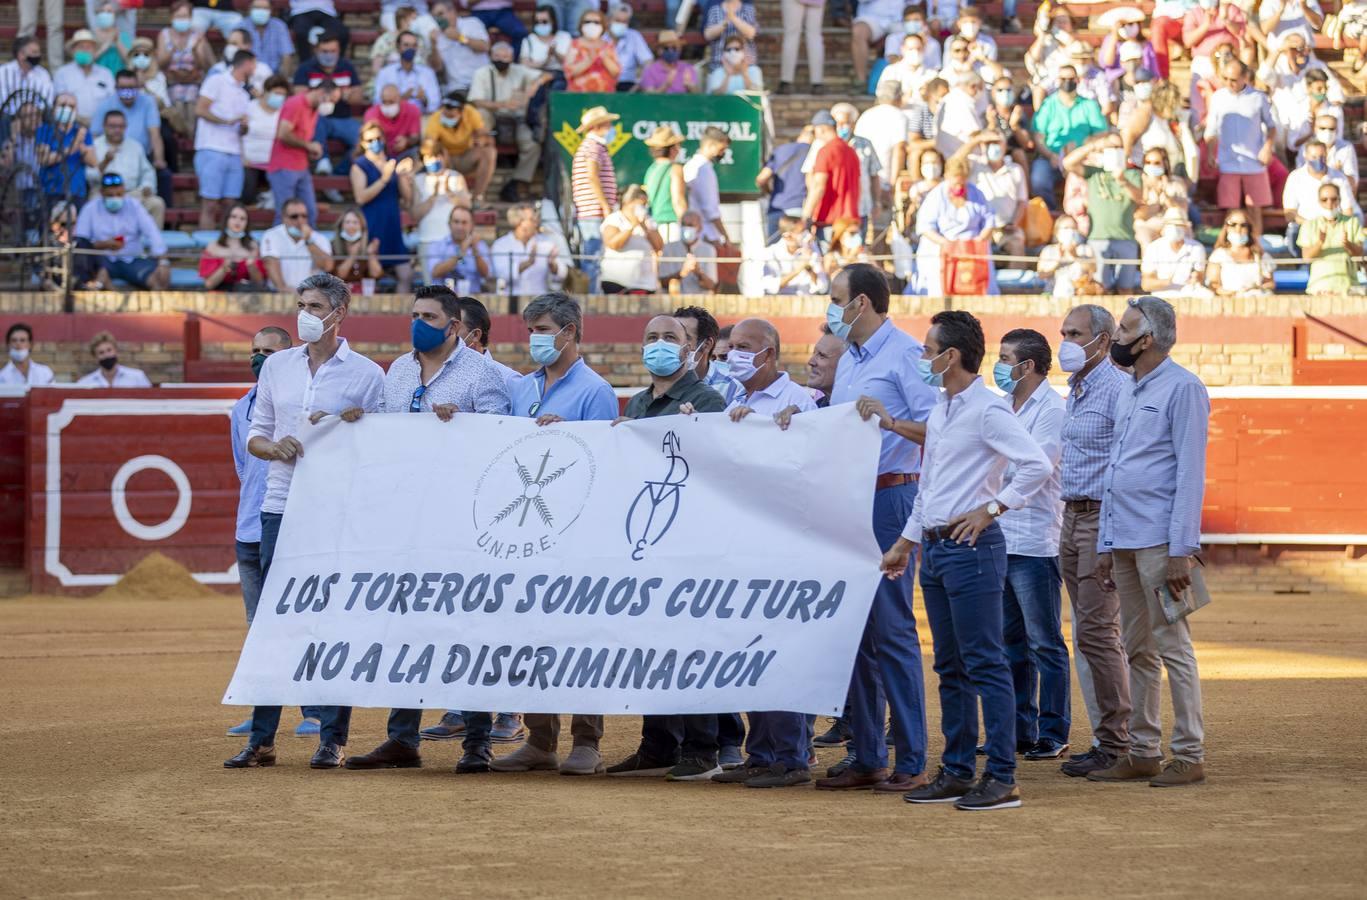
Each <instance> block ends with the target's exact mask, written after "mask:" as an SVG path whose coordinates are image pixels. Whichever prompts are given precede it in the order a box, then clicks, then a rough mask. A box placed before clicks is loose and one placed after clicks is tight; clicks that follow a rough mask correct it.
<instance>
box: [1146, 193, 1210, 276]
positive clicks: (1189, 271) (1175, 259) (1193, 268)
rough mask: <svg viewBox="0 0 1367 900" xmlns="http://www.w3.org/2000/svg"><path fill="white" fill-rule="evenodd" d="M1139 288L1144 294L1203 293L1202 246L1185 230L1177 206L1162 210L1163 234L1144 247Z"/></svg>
mask: <svg viewBox="0 0 1367 900" xmlns="http://www.w3.org/2000/svg"><path fill="white" fill-rule="evenodd" d="M1143 259H1144V262H1143V265H1142V266H1141V267H1140V275H1141V277H1142V279H1143V280H1142V282H1141V284H1140V287H1141V288H1142V289H1143V291H1144V293H1146V294H1155V295H1160V294H1161V295H1174V296H1178V295H1190V294H1199V293H1203V292H1204V290H1205V288H1204V285H1205V273H1206V248H1205V247H1204V246H1203V245H1202V244H1201V242H1200V241H1198V240H1196V239H1195V238H1193V237H1192V236H1191V234H1190V233H1189V231H1188V222H1187V217H1186V215H1185V214H1183V212H1182V211H1181V210H1180V209H1169V210H1168V211H1167V212H1165V213H1163V236H1162V237H1160V238H1159V239H1158V240H1156V241H1154V242H1153V243H1151V244H1147V245H1145V247H1144V257H1143Z"/></svg>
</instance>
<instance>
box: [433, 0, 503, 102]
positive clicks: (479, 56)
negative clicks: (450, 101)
mask: <svg viewBox="0 0 1367 900" xmlns="http://www.w3.org/2000/svg"><path fill="white" fill-rule="evenodd" d="M430 8H431V10H432V18H433V19H435V20H436V22H437V28H436V30H435V31H433V32H432V34H431V35H430V36H429V40H430V41H431V43H432V58H433V61H432V65H433V66H436V65H437V64H438V63H440V64H441V71H442V73H443V77H444V79H445V85H446V90H447V91H467V90H469V89H470V82H471V79H473V78H474V75H475V71H476V70H478V69H479V67H480V66H483V65H487V64H488V62H489V54H488V50H489V29H487V28H485V27H484V23H483V22H481V21H480V20H479V19H477V18H476V17H474V16H471V15H462V16H460V17H457V16H456V10H455V6H454V5H453V4H452V2H451V0H434V2H433V3H432V4H430Z"/></svg>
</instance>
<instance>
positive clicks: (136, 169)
mask: <svg viewBox="0 0 1367 900" xmlns="http://www.w3.org/2000/svg"><path fill="white" fill-rule="evenodd" d="M127 133H128V122H127V119H126V118H125V117H124V114H123V113H122V112H121V111H119V110H117V109H111V110H110V111H109V112H107V113H105V114H104V134H102V135H100V136H99V137H97V138H95V143H94V144H93V149H94V151H95V158H96V159H97V160H98V161H99V162H98V163H97V164H96V165H94V166H91V167H89V168H87V169H86V173H85V179H86V184H88V185H99V184H100V180H101V179H102V178H103V177H104V174H105V173H106V172H113V173H114V174H116V175H118V176H119V177H121V178H122V179H123V184H124V190H125V194H124V197H125V198H126V199H129V200H133V201H135V202H137V203H141V204H142V207H143V209H145V210H147V214H148V215H150V216H151V217H152V221H153V222H154V223H156V226H157V228H163V227H165V223H166V204H165V203H163V202H162V199H161V198H160V197H158V196H157V173H156V170H154V169H153V168H152V164H151V163H149V162H148V161H147V156H146V155H145V154H144V153H143V149H142V146H141V145H139V144H137V143H135V142H133V141H130V140H126V139H125V138H126V136H127ZM94 193H98V192H97V191H96V192H94Z"/></svg>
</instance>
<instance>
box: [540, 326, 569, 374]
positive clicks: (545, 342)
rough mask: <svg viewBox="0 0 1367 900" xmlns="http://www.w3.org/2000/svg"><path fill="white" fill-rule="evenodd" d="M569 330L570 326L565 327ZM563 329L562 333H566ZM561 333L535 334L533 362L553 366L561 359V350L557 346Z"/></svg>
mask: <svg viewBox="0 0 1367 900" xmlns="http://www.w3.org/2000/svg"><path fill="white" fill-rule="evenodd" d="M565 327H566V328H568V327H569V326H565ZM564 330H565V329H564V328H561V329H560V331H564ZM560 331H557V332H556V333H555V334H534V335H532V336H531V340H530V344H531V354H532V361H533V362H535V363H537V364H538V365H542V366H549V365H553V364H554V363H555V361H556V360H557V359H559V358H560V348H559V347H557V346H555V339H556V338H558V337H560Z"/></svg>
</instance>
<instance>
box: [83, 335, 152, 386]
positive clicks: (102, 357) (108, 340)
mask: <svg viewBox="0 0 1367 900" xmlns="http://www.w3.org/2000/svg"><path fill="white" fill-rule="evenodd" d="M90 355H91V357H92V358H94V360H95V362H96V363H97V364H98V366H99V368H97V369H96V370H95V371H93V372H89V373H87V374H85V375H82V376H81V377H80V378H79V379H77V380H76V384H78V385H87V386H90V387H110V388H150V387H151V386H152V382H151V381H150V380H149V379H148V377H147V375H146V374H145V373H144V372H143V371H142V370H141V369H134V368H133V367H131V366H121V365H119V343H118V341H116V340H114V335H112V334H110V333H109V332H107V331H101V332H100V333H99V334H97V335H95V336H94V337H93V338H91V339H90Z"/></svg>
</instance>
